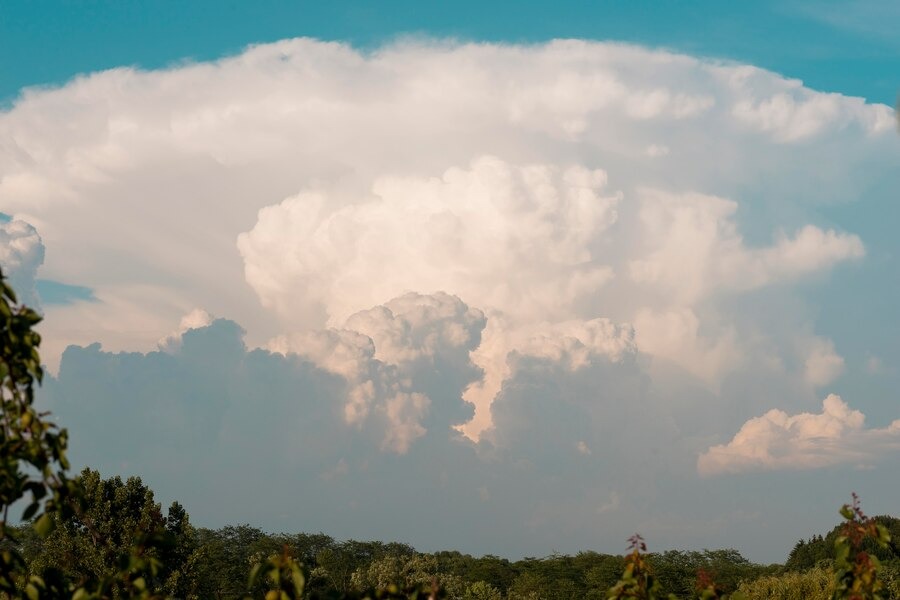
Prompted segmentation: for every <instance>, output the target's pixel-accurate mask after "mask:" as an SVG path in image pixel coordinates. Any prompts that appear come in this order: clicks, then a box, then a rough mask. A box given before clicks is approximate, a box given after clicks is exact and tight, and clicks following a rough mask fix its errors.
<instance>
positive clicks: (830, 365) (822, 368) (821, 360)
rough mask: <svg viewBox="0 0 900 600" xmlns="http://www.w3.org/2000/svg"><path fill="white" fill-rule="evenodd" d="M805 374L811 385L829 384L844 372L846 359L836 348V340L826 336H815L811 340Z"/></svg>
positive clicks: (805, 362)
mask: <svg viewBox="0 0 900 600" xmlns="http://www.w3.org/2000/svg"><path fill="white" fill-rule="evenodd" d="M804 368H805V371H804V375H805V377H806V381H807V382H809V383H810V385H813V386H817V387H821V386H823V385H828V384H829V383H831V382H832V381H834V380H835V379H837V378H838V377H839V376H840V375H841V373H843V372H844V359H843V357H841V355H840V354H838V353H837V352H836V351H835V349H834V342H832V341H831V340H829V339H824V338H813V339H812V340H810V342H809V348H808V354H807V356H806V360H805V361H804Z"/></svg>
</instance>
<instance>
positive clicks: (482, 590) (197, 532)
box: [15, 470, 900, 600]
mask: <svg viewBox="0 0 900 600" xmlns="http://www.w3.org/2000/svg"><path fill="white" fill-rule="evenodd" d="M79 481H80V484H81V486H82V488H83V490H84V492H85V496H86V497H87V498H89V499H90V503H89V504H88V509H87V512H86V513H84V514H83V515H81V516H79V517H78V518H71V519H68V520H60V521H59V522H57V523H56V527H55V528H54V529H53V531H52V533H50V534H49V535H48V536H47V537H45V538H41V537H40V536H38V535H37V534H36V533H35V532H34V531H33V529H32V528H31V527H30V526H20V527H19V528H18V529H17V531H16V534H15V535H16V538H17V540H19V543H20V547H21V550H22V554H23V556H24V558H25V561H26V563H27V564H28V567H29V570H30V571H31V572H34V573H39V572H42V571H44V570H46V569H49V568H56V569H60V570H61V571H62V574H63V577H64V578H65V579H66V580H68V581H71V582H80V581H90V580H100V579H103V578H104V577H108V576H111V575H113V574H114V572H115V569H116V560H117V557H119V556H121V555H123V554H127V552H128V549H129V546H130V545H131V544H132V543H133V540H134V539H136V538H137V537H139V536H140V535H141V534H142V533H144V532H147V531H154V530H158V531H164V532H166V533H167V534H168V536H170V539H169V543H168V545H166V546H165V547H164V549H163V551H162V552H161V553H160V554H159V557H160V558H161V559H162V569H161V570H160V571H159V573H158V575H157V585H159V586H160V588H161V589H162V590H164V591H165V593H166V594H169V595H171V596H173V597H177V598H217V599H218V598H221V599H226V598H229V599H230V598H233V599H239V598H244V597H245V596H246V595H247V593H248V588H247V573H248V570H249V568H250V566H251V565H253V564H255V563H257V562H260V561H262V560H263V559H265V558H266V557H268V556H271V555H278V554H280V553H283V552H285V551H286V552H287V553H288V554H289V555H290V556H291V557H292V558H293V559H295V560H296V561H298V562H299V563H301V564H302V565H303V566H304V571H305V573H304V578H305V591H304V595H305V596H306V597H309V598H340V597H354V595H355V594H357V595H360V596H362V595H364V594H365V592H366V591H367V590H378V589H387V588H389V587H390V586H391V585H392V584H394V585H396V586H397V588H398V589H412V588H415V587H417V586H420V587H424V588H427V587H428V586H430V585H431V584H432V582H435V581H436V582H437V584H438V586H439V587H440V588H441V589H442V590H443V592H444V593H445V594H446V597H447V598H454V599H465V600H482V599H484V600H501V599H503V598H507V599H509V600H513V599H515V600H520V599H521V600H525V599H534V600H537V599H547V600H563V599H565V600H568V599H576V598H598V599H599V598H606V597H608V596H607V594H608V591H609V590H610V589H612V588H614V587H615V586H616V584H617V583H618V582H619V579H620V578H621V577H622V574H623V572H624V571H625V569H626V566H627V561H628V558H629V557H628V555H626V556H619V555H611V554H600V553H597V552H589V551H588V552H580V553H578V554H576V555H574V556H569V555H551V556H547V557H543V558H525V559H523V560H518V561H510V560H507V559H505V558H500V557H497V556H481V557H473V556H470V555H468V554H462V553H460V552H456V551H443V552H435V553H422V552H417V551H416V550H415V549H414V548H412V547H411V546H408V545H406V544H402V543H397V542H390V543H385V542H378V541H355V540H349V541H336V540H334V539H333V538H331V537H329V536H328V535H325V534H323V533H315V534H309V533H296V534H286V533H279V534H271V533H266V532H263V531H261V530H260V529H257V528H254V527H251V526H249V525H237V526H228V527H223V528H221V529H215V530H212V529H204V528H196V527H194V526H192V525H191V524H190V520H189V517H188V515H187V513H186V512H185V511H184V509H183V508H182V507H181V506H180V505H179V504H178V503H174V504H172V505H171V506H170V507H169V509H168V511H167V514H166V515H163V512H162V511H161V507H160V505H159V504H157V503H156V502H155V501H154V496H153V492H152V491H151V490H150V489H149V488H147V487H146V486H145V485H144V484H143V483H142V482H141V480H140V479H138V478H131V479H128V480H127V481H123V480H122V479H120V478H118V477H114V478H110V479H105V480H104V479H102V478H101V477H100V475H99V474H98V473H97V472H95V471H91V470H85V471H83V472H82V473H81V475H80V476H79ZM87 521H90V522H91V524H92V528H93V529H94V530H96V531H98V532H101V533H100V534H99V535H97V534H93V533H91V532H90V530H89V529H88V527H87V526H86V522H87ZM874 521H876V522H877V523H879V524H881V525H883V526H884V527H885V528H886V529H887V531H888V533H889V534H890V535H891V538H892V539H893V540H900V519H895V518H892V517H875V519H874ZM842 530H843V525H838V526H836V527H835V528H834V529H832V530H831V531H830V532H828V533H826V534H824V535H814V536H813V537H811V538H809V539H808V540H801V541H799V542H797V544H796V545H795V546H794V548H793V549H792V550H791V551H790V554H789V556H788V559H787V561H786V562H785V563H784V564H773V565H760V564H754V563H752V562H750V561H748V560H747V559H746V558H744V557H743V556H741V555H740V553H738V552H737V551H736V550H728V549H726V550H704V551H702V552H695V551H677V550H672V551H667V552H663V553H658V554H657V553H649V554H646V555H645V556H644V559H645V560H646V564H647V568H648V572H650V573H652V575H653V576H654V577H655V582H656V583H657V586H658V587H657V595H658V597H660V598H665V597H667V596H669V595H670V594H672V595H675V596H677V597H679V598H691V597H697V596H698V595H700V594H701V593H702V592H703V590H704V589H706V588H709V587H710V586H712V587H713V589H715V590H716V593H717V594H719V595H726V594H733V593H734V592H736V591H740V593H741V594H743V596H744V597H746V598H751V599H757V598H832V597H833V593H834V585H833V579H834V577H833V573H832V571H833V565H834V562H835V558H836V555H835V548H836V545H835V541H836V540H837V538H838V537H839V536H840V535H841V533H842ZM867 546H868V547H869V550H870V551H871V552H872V553H873V555H874V556H875V557H876V558H877V559H878V560H879V561H880V563H881V578H882V579H883V580H884V582H885V583H886V587H885V592H888V593H886V594H885V596H884V597H898V592H900V549H898V548H897V546H896V545H895V544H893V543H888V545H887V546H886V547H883V548H881V547H878V545H877V544H875V543H873V542H868V543H867ZM263 587H264V586H262V585H260V586H259V588H260V589H258V590H255V591H256V592H257V593H256V594H254V593H253V592H254V590H252V589H251V590H249V591H250V593H251V594H252V595H254V596H256V595H259V597H262V596H263V595H264V590H263V589H262V588H263ZM782 591H783V592H785V593H780V592H782Z"/></svg>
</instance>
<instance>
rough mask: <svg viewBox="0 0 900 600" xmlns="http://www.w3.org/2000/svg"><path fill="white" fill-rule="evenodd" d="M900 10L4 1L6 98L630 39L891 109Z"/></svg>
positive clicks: (810, 5) (1, 74) (0, 84)
mask: <svg viewBox="0 0 900 600" xmlns="http://www.w3.org/2000/svg"><path fill="white" fill-rule="evenodd" d="M898 27H900V8H898V6H897V4H896V3H894V2H890V1H878V0H859V1H849V2H848V1H842V0H836V1H827V0H826V1H822V2H811V1H798V0H788V1H785V2H777V1H771V0H762V1H760V2H741V3H732V2H729V3H723V2H716V1H714V0H699V1H696V2H686V1H682V0H673V1H671V2H646V1H640V2H622V1H621V0H594V1H589V0H580V1H572V0H565V1H562V2H554V3H553V4H552V7H551V5H550V4H548V3H546V2H508V1H498V2H474V1H470V0H463V1H460V2H433V3H426V4H423V3H421V2H415V1H412V0H410V1H404V0H399V1H392V2H388V3H379V4H374V3H370V2H327V3H323V2H307V1H299V2H291V1H275V0H265V1H263V2H252V3H251V2H233V1H226V2H217V1H214V0H198V1H196V2H188V3H185V2H171V1H169V2H166V1H155V2H135V1H131V0H129V1H125V2H113V1H110V0H97V1H93V2H78V1H45V2H27V1H24V0H12V1H11V2H5V3H4V6H3V8H2V11H0V98H4V99H6V100H7V101H8V100H9V99H10V98H12V97H15V96H16V95H17V94H18V92H19V90H20V89H21V88H22V87H25V86H30V85H54V84H59V83H61V82H63V81H66V80H67V79H69V78H70V77H72V76H74V75H76V74H78V73H84V72H89V71H96V70H101V69H108V68H112V67H117V66H121V65H137V66H140V67H143V68H158V67H162V66H166V65H169V64H172V63H177V62H180V61H183V60H185V59H188V60H209V59H214V58H218V57H220V56H223V55H228V54H234V53H237V52H239V51H241V50H242V49H243V48H244V47H245V46H246V45H248V44H253V43H261V42H271V41H275V40H279V39H282V38H286V37H296V36H310V37H316V38H321V39H328V40H342V41H346V42H349V43H352V44H354V45H355V46H359V47H372V46H377V45H379V44H381V43H384V42H385V41H388V40H391V39H393V38H395V37H397V36H405V35H417V34H421V35H428V36H438V37H454V38H459V39H462V40H476V41H498V42H541V41H546V40H549V39H553V38H568V37H574V38H585V39H598V40H621V41H627V42H635V43H640V44H647V45H650V46H654V47H665V48H672V49H674V50H678V51H682V52H687V53H689V54H694V55H700V56H711V57H718V58H728V59H733V60H736V61H740V62H747V63H751V64H755V65H758V66H761V67H764V68H767V69H771V70H774V71H777V72H779V73H782V74H784V75H786V76H789V77H796V78H799V79H802V80H803V81H804V82H805V83H806V84H807V85H808V86H810V87H812V88H815V89H822V90H829V91H836V92H841V93H843V94H848V95H854V96H863V97H865V98H867V99H869V100H870V101H874V102H882V103H886V104H891V105H893V104H894V103H895V102H896V97H897V87H898V84H897V73H900V41H898V39H897V35H896V31H897V28H898Z"/></svg>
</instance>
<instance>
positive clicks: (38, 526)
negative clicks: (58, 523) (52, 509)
mask: <svg viewBox="0 0 900 600" xmlns="http://www.w3.org/2000/svg"><path fill="white" fill-rule="evenodd" d="M32 527H33V528H34V531H35V532H36V533H37V534H38V535H39V536H40V537H42V538H45V537H47V536H48V535H50V532H51V531H53V519H51V518H50V515H48V514H47V513H44V514H42V515H41V516H40V517H38V520H37V521H35V522H34V525H33V526H32Z"/></svg>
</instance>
